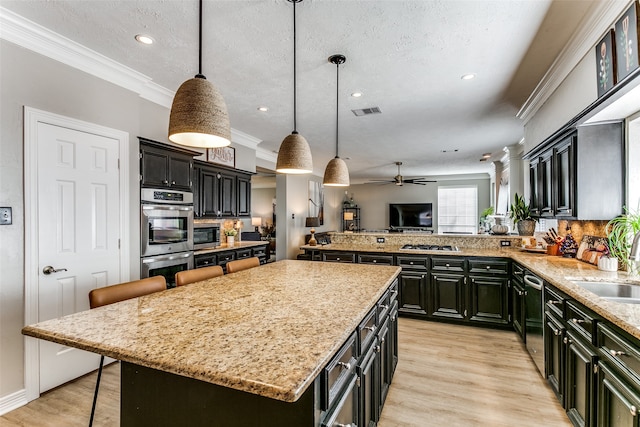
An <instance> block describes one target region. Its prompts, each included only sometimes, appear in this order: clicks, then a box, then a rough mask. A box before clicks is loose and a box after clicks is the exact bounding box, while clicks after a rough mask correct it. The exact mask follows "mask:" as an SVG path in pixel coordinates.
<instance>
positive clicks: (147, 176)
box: [139, 138, 201, 191]
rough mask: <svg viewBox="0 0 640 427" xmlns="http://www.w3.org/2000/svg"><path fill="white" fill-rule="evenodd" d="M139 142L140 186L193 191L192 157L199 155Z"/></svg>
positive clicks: (163, 145) (149, 142) (148, 141)
mask: <svg viewBox="0 0 640 427" xmlns="http://www.w3.org/2000/svg"><path fill="white" fill-rule="evenodd" d="M139 140H140V185H141V186H142V187H146V188H171V189H174V190H182V191H193V188H192V173H193V156H197V155H200V154H201V153H199V152H197V151H191V150H183V149H179V148H177V147H172V146H170V145H167V144H162V143H159V142H156V141H151V140H148V139H145V138H139Z"/></svg>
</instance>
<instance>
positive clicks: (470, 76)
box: [460, 73, 476, 80]
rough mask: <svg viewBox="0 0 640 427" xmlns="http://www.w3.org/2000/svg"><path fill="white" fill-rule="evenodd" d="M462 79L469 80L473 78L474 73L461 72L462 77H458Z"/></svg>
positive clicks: (474, 76)
mask: <svg viewBox="0 0 640 427" xmlns="http://www.w3.org/2000/svg"><path fill="white" fill-rule="evenodd" d="M460 78H461V79H462V80H471V79H475V78H476V75H475V74H473V73H469V74H463V75H462V77H460Z"/></svg>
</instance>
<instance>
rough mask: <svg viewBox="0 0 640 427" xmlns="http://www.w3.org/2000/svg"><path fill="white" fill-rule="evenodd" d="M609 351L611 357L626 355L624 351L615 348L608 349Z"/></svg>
mask: <svg viewBox="0 0 640 427" xmlns="http://www.w3.org/2000/svg"><path fill="white" fill-rule="evenodd" d="M609 353H611V355H612V356H613V357H618V356H626V355H627V353H625V352H624V351H616V350H609Z"/></svg>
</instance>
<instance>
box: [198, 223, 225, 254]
mask: <svg viewBox="0 0 640 427" xmlns="http://www.w3.org/2000/svg"><path fill="white" fill-rule="evenodd" d="M216 246H220V224H218V223H194V224H193V249H194V250H198V249H207V248H215V247H216Z"/></svg>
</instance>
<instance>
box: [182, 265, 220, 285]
mask: <svg viewBox="0 0 640 427" xmlns="http://www.w3.org/2000/svg"><path fill="white" fill-rule="evenodd" d="M223 274H224V270H223V269H222V267H220V266H219V265H212V266H210V267H201V268H196V269H194V270H183V271H178V272H177V273H176V286H184V285H188V284H190V283H194V282H199V281H201V280H207V279H212V278H214V277H219V276H222V275H223Z"/></svg>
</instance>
